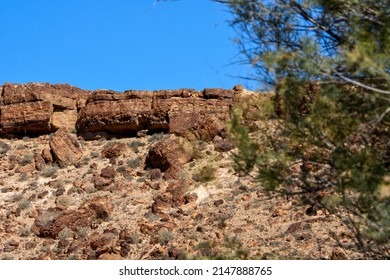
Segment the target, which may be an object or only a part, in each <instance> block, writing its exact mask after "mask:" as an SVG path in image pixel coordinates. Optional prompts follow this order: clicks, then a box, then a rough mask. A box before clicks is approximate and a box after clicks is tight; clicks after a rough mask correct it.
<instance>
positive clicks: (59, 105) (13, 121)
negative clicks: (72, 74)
mask: <svg viewBox="0 0 390 280" xmlns="http://www.w3.org/2000/svg"><path fill="white" fill-rule="evenodd" d="M89 95H90V91H86V90H81V89H78V88H76V87H72V86H70V85H67V84H57V85H51V84H43V83H28V84H8V83H6V84H4V86H3V87H2V89H1V97H0V115H1V118H0V128H1V130H0V134H1V133H2V134H17V135H23V134H24V135H31V134H35V135H38V134H46V133H49V132H51V131H55V130H57V129H59V128H61V127H67V128H70V129H72V127H73V129H74V127H75V123H76V120H77V109H78V108H80V107H81V106H84V105H85V102H86V100H87V98H88V96H89Z"/></svg>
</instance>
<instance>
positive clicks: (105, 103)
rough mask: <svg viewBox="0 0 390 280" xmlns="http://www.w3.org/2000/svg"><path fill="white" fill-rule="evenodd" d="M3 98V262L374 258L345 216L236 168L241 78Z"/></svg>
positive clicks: (15, 90) (4, 93)
mask: <svg viewBox="0 0 390 280" xmlns="http://www.w3.org/2000/svg"><path fill="white" fill-rule="evenodd" d="M0 92H1V99H0V104H1V107H0V170H1V171H0V219H1V223H0V244H1V247H0V257H1V259H202V258H208V259H209V258H212V259H214V258H233V259H358V258H363V257H364V256H363V255H361V254H360V253H359V251H358V250H357V248H356V246H355V243H354V242H353V240H354V238H353V233H352V232H351V231H350V229H348V228H347V227H346V226H345V224H344V223H343V219H345V218H346V216H343V215H344V214H342V213H341V214H340V213H338V214H336V213H329V212H328V211H326V210H325V209H317V208H315V207H312V206H310V205H307V204H303V203H301V202H300V201H299V200H296V199H295V198H294V197H281V196H278V195H276V194H272V193H265V192H264V191H263V190H262V189H261V187H260V186H259V185H258V183H256V182H255V181H254V179H253V176H249V175H248V176H243V175H242V174H237V173H236V172H235V171H234V164H233V161H232V154H233V153H234V152H235V144H234V142H233V141H232V140H230V139H229V137H228V136H229V133H228V131H227V127H226V123H227V122H228V121H229V111H230V110H231V109H232V108H233V107H234V106H235V105H236V104H238V103H239V102H243V101H246V100H249V99H251V98H257V95H256V94H254V93H251V92H248V91H246V90H245V89H243V88H242V87H241V86H236V87H235V88H234V89H232V90H223V89H205V90H203V91H196V90H192V89H180V90H162V91H133V90H129V91H125V92H114V91H110V90H98V91H87V90H81V89H78V88H76V87H72V86H69V85H50V84H38V83H30V84H25V85H19V84H4V85H3V86H1V87H0ZM262 98H268V97H267V96H266V97H262Z"/></svg>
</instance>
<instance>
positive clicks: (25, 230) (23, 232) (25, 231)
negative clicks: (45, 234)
mask: <svg viewBox="0 0 390 280" xmlns="http://www.w3.org/2000/svg"><path fill="white" fill-rule="evenodd" d="M30 234H31V230H30V228H29V227H27V226H24V227H22V228H21V229H20V233H19V236H21V237H27V236H29V235H30Z"/></svg>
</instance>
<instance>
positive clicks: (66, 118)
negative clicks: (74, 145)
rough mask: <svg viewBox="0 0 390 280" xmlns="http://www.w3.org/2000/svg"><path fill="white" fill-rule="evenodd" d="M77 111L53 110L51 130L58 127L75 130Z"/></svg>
mask: <svg viewBox="0 0 390 280" xmlns="http://www.w3.org/2000/svg"><path fill="white" fill-rule="evenodd" d="M76 122H77V111H76V110H64V111H60V112H54V113H53V118H52V123H51V125H52V130H58V129H60V128H66V129H67V130H68V131H71V132H76Z"/></svg>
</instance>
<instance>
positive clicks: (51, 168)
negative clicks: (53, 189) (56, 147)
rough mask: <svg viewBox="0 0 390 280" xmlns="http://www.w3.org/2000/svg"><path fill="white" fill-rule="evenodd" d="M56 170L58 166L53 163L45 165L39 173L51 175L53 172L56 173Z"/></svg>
mask: <svg viewBox="0 0 390 280" xmlns="http://www.w3.org/2000/svg"><path fill="white" fill-rule="evenodd" d="M57 171H58V166H57V165H56V164H53V165H45V166H44V167H43V169H42V170H41V175H42V176H43V177H46V178H48V177H52V176H53V175H54V174H56V173H57Z"/></svg>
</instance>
